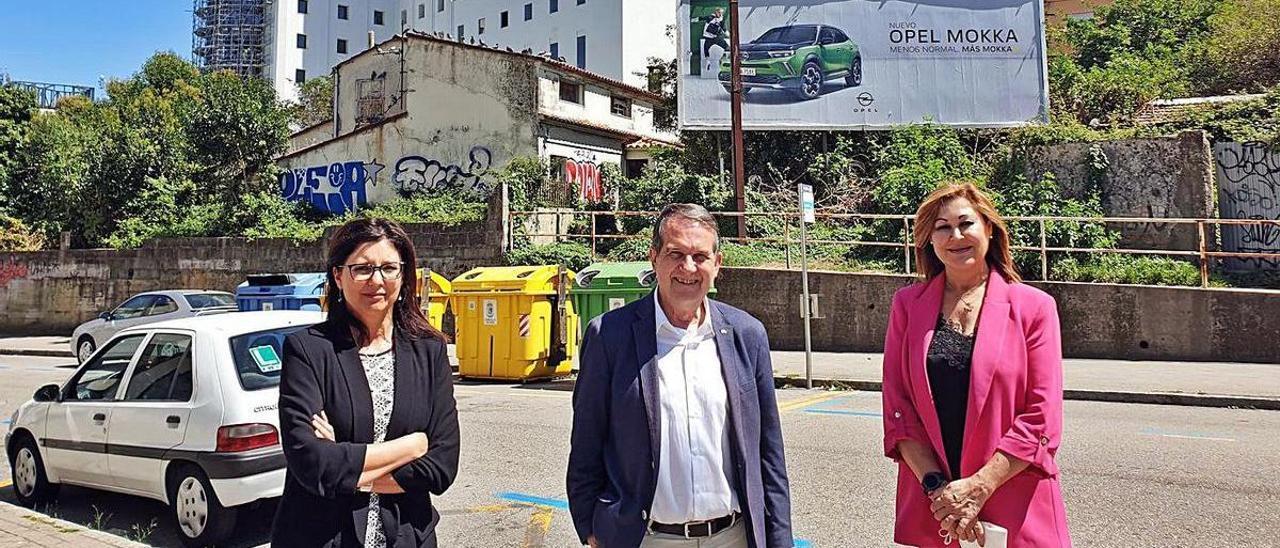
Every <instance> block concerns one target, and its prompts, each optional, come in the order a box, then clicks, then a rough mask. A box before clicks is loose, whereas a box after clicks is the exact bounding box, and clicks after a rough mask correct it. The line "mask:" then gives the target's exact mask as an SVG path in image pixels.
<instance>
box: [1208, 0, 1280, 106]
mask: <svg viewBox="0 0 1280 548" xmlns="http://www.w3.org/2000/svg"><path fill="white" fill-rule="evenodd" d="M1207 42H1208V43H1207V47H1206V49H1207V57H1208V60H1209V62H1210V63H1212V67H1213V69H1214V70H1215V71H1216V72H1217V76H1218V79H1217V90H1218V91H1220V92H1225V91H1230V90H1235V91H1242V92H1256V91H1261V90H1263V89H1265V88H1267V87H1269V86H1274V85H1276V84H1278V83H1280V0H1226V1H1225V2H1223V3H1222V6H1221V8H1220V9H1219V10H1218V12H1217V13H1215V14H1214V15H1213V16H1211V17H1210V18H1209V36H1208V40H1207Z"/></svg>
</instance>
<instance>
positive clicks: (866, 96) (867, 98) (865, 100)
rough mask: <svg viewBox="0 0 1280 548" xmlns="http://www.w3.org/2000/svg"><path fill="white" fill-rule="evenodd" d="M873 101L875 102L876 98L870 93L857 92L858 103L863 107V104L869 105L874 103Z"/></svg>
mask: <svg viewBox="0 0 1280 548" xmlns="http://www.w3.org/2000/svg"><path fill="white" fill-rule="evenodd" d="M874 102H876V98H875V97H874V96H872V95H871V94H870V93H867V92H865V91H864V92H862V93H859V94H858V104H859V105H862V106H864V107H865V106H870V105H871V103H874Z"/></svg>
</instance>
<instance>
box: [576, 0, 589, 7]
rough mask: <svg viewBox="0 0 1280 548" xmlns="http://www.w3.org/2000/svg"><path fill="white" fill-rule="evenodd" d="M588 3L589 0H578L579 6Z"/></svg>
mask: <svg viewBox="0 0 1280 548" xmlns="http://www.w3.org/2000/svg"><path fill="white" fill-rule="evenodd" d="M586 3H587V0H578V5H579V6H581V5H583V4H586Z"/></svg>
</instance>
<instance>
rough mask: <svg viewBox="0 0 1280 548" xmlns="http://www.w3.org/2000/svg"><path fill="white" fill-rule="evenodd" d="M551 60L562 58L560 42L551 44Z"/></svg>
mask: <svg viewBox="0 0 1280 548" xmlns="http://www.w3.org/2000/svg"><path fill="white" fill-rule="evenodd" d="M551 58H552V59H559V58H560V42H552V43H551Z"/></svg>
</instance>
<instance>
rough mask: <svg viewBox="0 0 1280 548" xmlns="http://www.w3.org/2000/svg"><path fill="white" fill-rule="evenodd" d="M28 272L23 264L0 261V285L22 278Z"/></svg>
mask: <svg viewBox="0 0 1280 548" xmlns="http://www.w3.org/2000/svg"><path fill="white" fill-rule="evenodd" d="M29 274H30V272H29V271H28V270H27V265H25V264H22V263H15V262H8V263H0V287H4V286H6V285H8V284H9V282H11V281H13V280H21V279H24V278H26V277H27V276H28V275H29Z"/></svg>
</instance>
